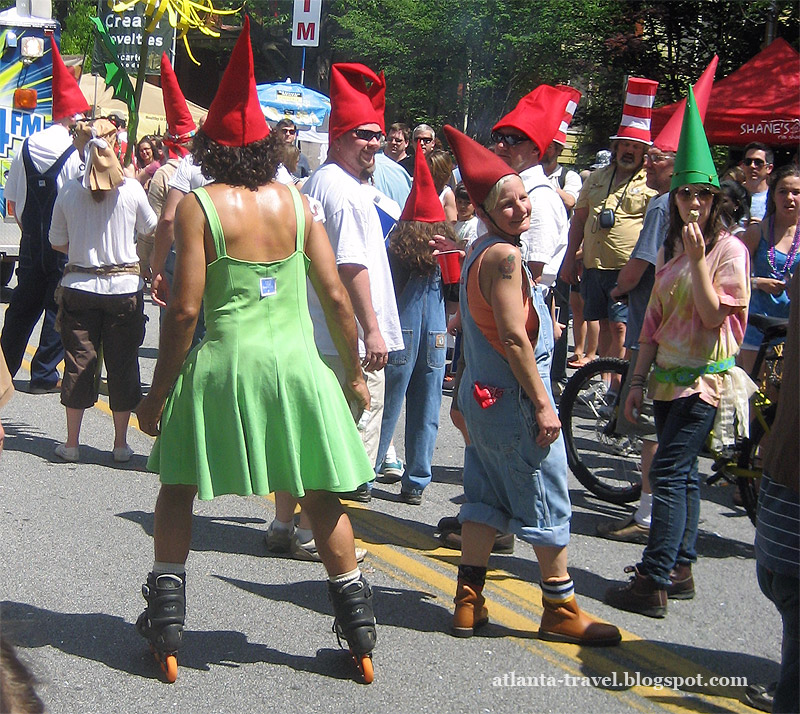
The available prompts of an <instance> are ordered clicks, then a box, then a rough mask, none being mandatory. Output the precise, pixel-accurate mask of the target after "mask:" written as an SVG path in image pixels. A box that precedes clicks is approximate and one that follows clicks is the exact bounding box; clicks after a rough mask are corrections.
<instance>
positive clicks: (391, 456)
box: [383, 442, 397, 461]
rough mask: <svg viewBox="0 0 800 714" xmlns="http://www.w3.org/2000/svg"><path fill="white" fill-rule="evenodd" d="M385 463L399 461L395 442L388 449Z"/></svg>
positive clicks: (384, 458)
mask: <svg viewBox="0 0 800 714" xmlns="http://www.w3.org/2000/svg"><path fill="white" fill-rule="evenodd" d="M383 460H384V461H397V451H395V448H394V442H393V443H391V444H389V448H388V449H386V456H384V457H383Z"/></svg>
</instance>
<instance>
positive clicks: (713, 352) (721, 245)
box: [639, 233, 750, 406]
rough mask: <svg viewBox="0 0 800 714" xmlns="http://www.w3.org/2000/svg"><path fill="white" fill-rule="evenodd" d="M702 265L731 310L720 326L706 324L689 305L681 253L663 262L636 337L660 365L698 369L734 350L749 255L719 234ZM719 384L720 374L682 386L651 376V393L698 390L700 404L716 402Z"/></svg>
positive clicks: (742, 324)
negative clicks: (653, 347)
mask: <svg viewBox="0 0 800 714" xmlns="http://www.w3.org/2000/svg"><path fill="white" fill-rule="evenodd" d="M706 265H708V273H709V275H710V277H711V283H712V285H713V286H714V289H715V290H716V292H717V295H719V299H720V302H721V303H722V304H723V305H729V306H731V307H732V308H734V309H733V310H731V312H730V313H729V314H728V315H727V316H726V317H725V319H724V320H723V321H722V324H721V325H720V326H719V327H717V328H714V329H708V328H707V327H705V326H704V325H703V321H702V320H701V319H700V313H699V312H697V309H696V308H695V305H694V296H693V293H692V275H691V268H690V266H689V259H688V258H687V256H686V254H685V253H681V254H680V255H678V256H676V257H674V258H673V259H672V260H670V261H669V262H668V263H666V265H664V267H662V268H661V270H659V271H658V272H657V273H656V280H655V284H654V285H653V292H652V294H651V295H650V302H649V303H648V305H647V312H646V313H645V316H644V324H643V325H642V332H641V334H640V336H639V342H640V343H643V344H644V343H656V344H657V345H658V352H657V353H656V360H655V361H656V364H657V365H658V366H659V367H663V368H665V369H670V368H673V367H702V366H704V365H707V364H712V363H714V362H719V361H721V360H724V359H727V358H728V357H733V356H734V355H735V354H736V353H737V352H738V351H739V345H740V344H741V343H742V340H743V338H744V331H745V329H746V328H747V305H748V303H749V302H750V280H749V275H750V254H749V253H748V251H747V248H746V247H745V245H744V244H743V243H742V242H741V241H740V240H739V239H738V238H734V237H733V236H732V235H730V234H729V233H723V234H722V235H721V236H720V237H719V239H718V240H717V242H716V244H715V245H714V247H713V248H712V249H711V250H710V251H709V252H708V254H707V255H706ZM721 382H722V375H720V374H704V375H702V376H700V377H698V378H697V380H695V382H694V383H693V384H690V385H687V386H683V385H679V384H665V383H663V382H657V381H656V380H655V379H651V380H650V396H651V397H652V398H653V399H659V400H664V401H670V400H673V399H681V398H683V397H688V396H691V395H692V394H698V393H699V394H700V398H701V399H702V400H703V401H704V402H707V403H708V404H711V405H713V406H717V405H718V403H719V394H720V386H721Z"/></svg>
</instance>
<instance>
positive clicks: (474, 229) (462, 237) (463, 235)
mask: <svg viewBox="0 0 800 714" xmlns="http://www.w3.org/2000/svg"><path fill="white" fill-rule="evenodd" d="M479 224H480V219H479V218H478V217H477V216H473V217H472V218H470V219H468V220H466V221H456V222H455V225H454V226H453V229H454V230H455V232H456V240H457V242H458V244H459V247H461V248H466V247H467V246H468V245H470V244H471V243H472V242H473V241H474V240H475V239H476V238H477V237H478V225H479Z"/></svg>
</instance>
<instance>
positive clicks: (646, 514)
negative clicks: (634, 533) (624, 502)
mask: <svg viewBox="0 0 800 714" xmlns="http://www.w3.org/2000/svg"><path fill="white" fill-rule="evenodd" d="M652 510H653V494H652V493H644V492H642V495H641V497H640V498H639V508H637V509H636V513H634V515H633V518H634V520H635V521H636V522H637V523H638V524H639V525H640V526H644V527H645V528H649V527H650V514H651V512H652Z"/></svg>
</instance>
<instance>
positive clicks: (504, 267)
mask: <svg viewBox="0 0 800 714" xmlns="http://www.w3.org/2000/svg"><path fill="white" fill-rule="evenodd" d="M497 267H498V269H499V270H500V277H501V278H502V279H503V280H511V276H512V275H513V274H514V256H513V255H509V256H508V257H507V258H506V259H505V260H504V261H502V262H501V263H500V264H499V265H498V266H497Z"/></svg>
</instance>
